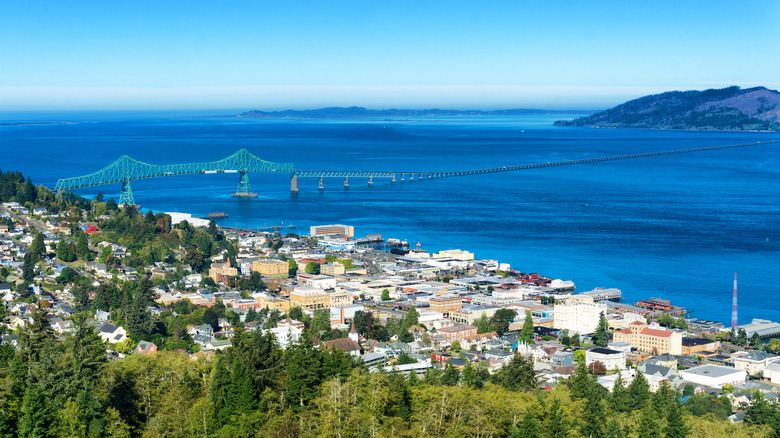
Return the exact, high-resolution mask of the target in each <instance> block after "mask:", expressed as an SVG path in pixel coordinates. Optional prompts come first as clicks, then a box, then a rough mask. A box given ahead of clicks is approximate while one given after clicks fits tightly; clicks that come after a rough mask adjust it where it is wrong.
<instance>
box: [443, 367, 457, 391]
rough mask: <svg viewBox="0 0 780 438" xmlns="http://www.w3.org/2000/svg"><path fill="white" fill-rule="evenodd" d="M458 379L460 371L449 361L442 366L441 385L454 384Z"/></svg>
mask: <svg viewBox="0 0 780 438" xmlns="http://www.w3.org/2000/svg"><path fill="white" fill-rule="evenodd" d="M459 381H460V371H458V369H457V368H455V367H454V366H452V365H451V364H450V363H449V362H447V364H446V365H445V366H444V374H442V376H441V383H442V385H449V386H455V385H457V384H458V382H459Z"/></svg>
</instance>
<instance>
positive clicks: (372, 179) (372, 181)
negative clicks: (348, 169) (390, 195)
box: [368, 176, 374, 186]
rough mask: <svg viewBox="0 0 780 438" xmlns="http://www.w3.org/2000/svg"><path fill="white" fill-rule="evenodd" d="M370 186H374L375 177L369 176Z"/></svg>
mask: <svg viewBox="0 0 780 438" xmlns="http://www.w3.org/2000/svg"><path fill="white" fill-rule="evenodd" d="M368 185H370V186H373V185H374V177H373V176H369V177H368Z"/></svg>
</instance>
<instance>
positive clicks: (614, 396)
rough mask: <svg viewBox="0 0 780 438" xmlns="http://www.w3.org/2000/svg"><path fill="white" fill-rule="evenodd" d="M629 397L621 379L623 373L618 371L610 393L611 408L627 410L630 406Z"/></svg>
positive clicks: (618, 410)
mask: <svg viewBox="0 0 780 438" xmlns="http://www.w3.org/2000/svg"><path fill="white" fill-rule="evenodd" d="M629 397H630V396H629V394H628V391H626V386H625V382H624V381H623V374H622V373H621V372H619V371H618V373H617V379H615V383H614V386H613V387H612V393H611V394H610V402H611V403H610V404H611V405H612V409H614V410H615V411H617V412H625V411H627V410H628V409H629V408H630V406H631V399H630V398H629Z"/></svg>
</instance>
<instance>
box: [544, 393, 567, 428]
mask: <svg viewBox="0 0 780 438" xmlns="http://www.w3.org/2000/svg"><path fill="white" fill-rule="evenodd" d="M542 430H544V436H545V437H547V438H566V437H568V436H569V434H570V431H571V423H570V421H569V420H568V419H567V417H566V412H564V410H563V408H562V407H561V402H560V401H559V400H558V399H557V398H556V399H553V401H552V403H551V404H550V407H549V409H547V415H545V417H544V427H543V429H542Z"/></svg>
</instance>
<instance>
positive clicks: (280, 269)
mask: <svg viewBox="0 0 780 438" xmlns="http://www.w3.org/2000/svg"><path fill="white" fill-rule="evenodd" d="M289 269H290V265H289V263H288V262H284V261H281V260H271V259H266V260H255V261H253V262H252V271H254V272H257V273H258V274H260V275H262V276H264V277H270V278H287V275H288V273H289Z"/></svg>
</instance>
